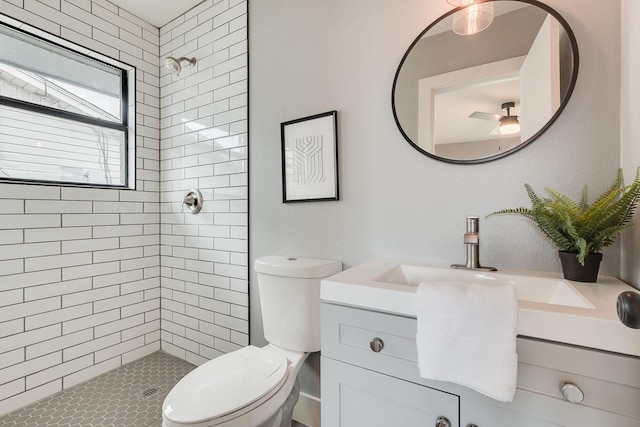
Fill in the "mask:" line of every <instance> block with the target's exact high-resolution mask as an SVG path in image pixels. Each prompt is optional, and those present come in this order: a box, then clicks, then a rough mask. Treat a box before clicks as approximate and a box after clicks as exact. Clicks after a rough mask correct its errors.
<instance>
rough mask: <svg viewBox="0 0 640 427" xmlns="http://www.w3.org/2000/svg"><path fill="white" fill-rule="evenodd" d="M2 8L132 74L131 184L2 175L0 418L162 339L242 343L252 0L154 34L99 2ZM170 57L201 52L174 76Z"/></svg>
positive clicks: (197, 355)
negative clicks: (13, 180)
mask: <svg viewBox="0 0 640 427" xmlns="http://www.w3.org/2000/svg"><path fill="white" fill-rule="evenodd" d="M0 13H3V14H5V15H7V16H9V17H11V18H14V19H17V20H20V21H23V22H25V23H27V24H30V25H32V26H35V27H37V28H40V29H41V30H44V31H47V32H49V33H52V34H55V35H58V36H60V37H63V38H65V39H67V40H70V41H72V42H74V43H77V44H79V45H82V46H85V47H87V48H90V49H93V50H95V51H98V52H101V53H103V54H105V55H108V56H111V57H114V58H116V59H118V60H121V61H123V62H125V63H129V64H131V65H133V66H135V67H136V68H137V73H136V79H137V91H136V120H137V127H136V135H137V137H136V141H135V143H136V190H135V191H130V190H112V189H86V188H73V187H62V188H61V187H56V186H39V185H20V184H0V415H1V414H5V413H8V412H10V411H12V410H14V409H17V408H19V407H22V406H24V405H27V404H29V403H32V402H34V401H36V400H39V399H42V398H44V397H46V396H48V395H51V394H53V393H56V392H58V391H60V390H62V389H64V388H68V387H71V386H73V385H76V384H78V383H80V382H82V381H85V380H88V379H91V378H93V377H95V376H97V375H100V374H102V373H104V372H107V371H109V370H111V369H114V368H117V367H118V366H121V365H122V364H125V363H128V362H131V361H133V360H136V359H138V358H140V357H143V356H145V355H147V354H150V353H152V352H154V351H157V350H159V349H160V348H162V349H163V350H165V351H167V352H169V353H172V354H174V355H176V356H178V357H181V358H183V359H185V360H188V361H190V362H193V363H196V364H199V363H202V362H204V361H206V360H208V359H211V358H213V357H216V356H218V355H220V354H222V353H225V352H228V351H232V350H234V349H236V348H238V347H240V346H244V345H247V344H248V309H247V308H248V294H247V292H248V266H247V262H248V261H247V260H248V257H247V251H248V249H247V248H248V242H247V205H248V204H247V136H246V129H247V74H248V73H247V41H246V40H247V17H246V16H247V4H246V0H245V1H236V0H207V1H204V2H203V3H202V4H200V5H199V6H197V7H196V8H194V9H192V10H191V11H189V12H187V13H186V14H185V15H184V16H182V17H179V18H178V19H176V20H175V21H173V22H171V23H169V24H168V25H166V26H165V27H163V28H162V29H158V28H155V27H153V26H152V25H150V24H148V23H146V22H144V21H142V20H140V19H138V18H136V17H135V16H132V15H131V14H129V13H128V12H126V11H124V10H122V9H120V8H118V7H116V6H115V5H113V4H112V3H109V2H108V1H106V0H0ZM166 56H176V57H180V56H187V57H192V56H194V57H196V58H197V60H198V62H197V64H196V66H195V67H194V68H189V67H185V68H184V69H183V71H182V72H181V73H180V76H175V75H171V74H169V72H168V70H166V69H165V68H164V67H161V66H160V64H162V63H163V61H164V57H166ZM190 188H199V189H200V190H201V191H202V194H203V196H204V199H205V204H204V208H203V210H202V211H201V213H200V214H198V215H191V214H185V213H182V211H181V207H180V206H181V205H180V200H181V199H182V197H183V196H184V193H185V191H186V190H187V189H190ZM161 306H162V309H161V308H160V307H161Z"/></svg>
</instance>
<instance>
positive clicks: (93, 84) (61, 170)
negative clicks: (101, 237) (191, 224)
mask: <svg viewBox="0 0 640 427" xmlns="http://www.w3.org/2000/svg"><path fill="white" fill-rule="evenodd" d="M24 27H26V26H25V25H21V28H20V29H18V28H15V27H13V26H10V25H7V24H5V23H2V22H0V46H1V48H0V182H7V181H8V182H48V183H55V184H67V185H80V186H92V187H96V186H98V187H125V188H126V187H131V188H133V184H132V183H133V180H134V177H133V175H134V173H133V172H134V167H133V164H135V161H134V160H133V159H134V158H135V157H134V150H133V147H135V142H133V141H134V129H135V123H134V121H135V114H134V108H133V105H134V103H133V102H132V101H133V96H132V99H131V100H130V99H129V95H130V94H135V88H134V86H133V84H135V69H134V68H133V67H131V66H128V65H126V64H122V63H120V62H118V61H115V60H112V59H110V58H106V57H104V56H102V55H100V54H98V53H96V52H92V51H89V50H88V49H86V48H82V47H78V46H74V45H72V44H71V43H69V42H67V41H65V40H62V39H58V38H55V37H54V36H51V35H48V34H47V35H46V36H44V37H38V36H35V35H32V34H30V33H28V32H25V31H23V29H24ZM38 34H43V33H42V32H38ZM130 143H131V144H130ZM129 145H131V146H132V148H129Z"/></svg>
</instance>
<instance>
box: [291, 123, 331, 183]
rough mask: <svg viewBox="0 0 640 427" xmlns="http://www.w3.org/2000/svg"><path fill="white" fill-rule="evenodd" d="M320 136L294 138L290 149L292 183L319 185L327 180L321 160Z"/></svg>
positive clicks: (321, 141)
mask: <svg viewBox="0 0 640 427" xmlns="http://www.w3.org/2000/svg"><path fill="white" fill-rule="evenodd" d="M322 144H323V140H322V135H315V136H306V137H302V138H296V140H295V141H294V143H293V149H292V155H293V158H292V162H291V163H292V166H291V167H292V168H293V176H292V177H291V178H292V180H293V181H294V182H297V183H298V184H320V183H323V182H325V180H326V179H327V178H326V177H325V175H324V164H323V159H322V154H323V153H322Z"/></svg>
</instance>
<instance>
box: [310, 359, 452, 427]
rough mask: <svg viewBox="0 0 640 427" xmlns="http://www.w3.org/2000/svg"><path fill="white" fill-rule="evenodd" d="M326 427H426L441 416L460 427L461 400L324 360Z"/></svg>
mask: <svg viewBox="0 0 640 427" xmlns="http://www.w3.org/2000/svg"><path fill="white" fill-rule="evenodd" d="M321 361H322V425H323V426H324V427H363V426H367V427H393V426H403V427H425V426H433V425H435V423H436V419H437V418H438V417H440V416H444V417H446V418H447V419H448V420H449V421H450V422H451V426H455V427H457V426H458V425H459V419H458V407H459V398H458V396H456V395H453V394H449V393H444V392H441V391H438V390H435V389H432V388H429V387H424V386H421V385H418V384H414V383H411V382H409V381H404V380H400V379H398V378H394V377H390V376H388V375H384V374H380V373H378V372H374V371H370V370H368V369H363V368H359V367H357V366H353V365H349V364H347V363H343V362H339V361H336V360H333V359H330V358H327V357H322V358H321Z"/></svg>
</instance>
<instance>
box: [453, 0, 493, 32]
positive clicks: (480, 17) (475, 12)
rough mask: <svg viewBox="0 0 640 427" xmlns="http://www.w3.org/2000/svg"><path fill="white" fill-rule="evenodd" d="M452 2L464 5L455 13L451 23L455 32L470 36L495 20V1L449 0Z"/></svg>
mask: <svg viewBox="0 0 640 427" xmlns="http://www.w3.org/2000/svg"><path fill="white" fill-rule="evenodd" d="M447 1H448V2H449V3H450V4H454V5H456V6H460V7H463V9H461V10H459V11H457V12H455V13H454V14H453V17H452V18H453V22H452V24H451V27H452V30H453V32H454V33H456V34H459V35H462V36H468V35H472V34H477V33H479V32H480V31H482V30H484V29H485V28H487V27H488V26H489V25H491V23H492V22H493V2H477V1H476V0H457V1H455V0H447Z"/></svg>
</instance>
